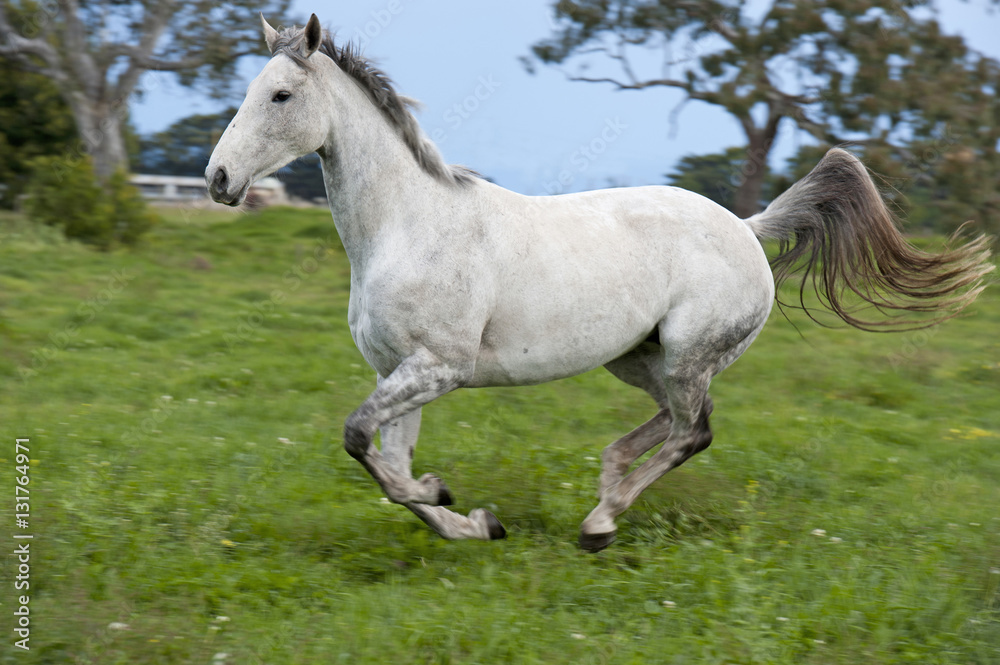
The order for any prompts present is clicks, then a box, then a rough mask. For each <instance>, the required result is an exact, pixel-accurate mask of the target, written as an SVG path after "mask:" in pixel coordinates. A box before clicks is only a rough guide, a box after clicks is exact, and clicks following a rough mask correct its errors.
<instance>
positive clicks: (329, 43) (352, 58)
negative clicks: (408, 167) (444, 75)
mask: <svg viewBox="0 0 1000 665" xmlns="http://www.w3.org/2000/svg"><path fill="white" fill-rule="evenodd" d="M304 41H305V32H304V30H303V28H295V27H293V28H285V29H284V30H282V31H281V32H280V33H279V34H278V39H277V40H276V41H275V43H274V49H273V51H272V54H271V55H272V57H273V56H275V55H277V54H279V53H284V54H285V55H287V56H288V57H290V58H291V59H292V60H293V61H295V63H296V64H298V65H299V66H302V67H308V60H307V59H306V58H305V57H303V55H302V52H303V45H304V44H303V42H304ZM319 51H320V52H321V53H323V54H324V55H327V56H329V57H330V59H331V60H333V61H334V62H335V63H337V66H338V67H340V68H341V70H343V71H344V73H345V74H347V75H348V76H350V77H351V78H353V79H354V80H355V81H357V82H358V84H359V85H360V86H361V88H362V89H363V90H365V91H366V92H367V93H368V97H369V98H370V99H371V100H372V103H374V104H375V107H376V108H378V109H379V110H380V111H382V114H383V115H384V116H385V117H386V119H387V120H388V121H389V122H390V124H392V126H393V127H395V128H396V129H398V130H399V133H400V136H401V137H402V139H403V142H404V143H405V144H406V147H408V148H409V149H410V152H412V153H413V157H414V158H415V159H416V160H417V164H419V165H420V167H421V168H422V169H423V170H424V171H426V172H427V173H429V174H431V175H432V176H434V177H435V178H437V179H438V180H441V181H442V182H447V183H451V184H459V185H464V184H469V183H471V182H474V181H475V180H477V179H479V177H480V176H479V174H478V173H476V172H475V171H473V170H471V169H468V168H466V167H464V166H457V165H449V164H446V163H445V161H444V159H443V158H442V157H441V153H440V152H438V149H437V146H435V145H434V143H433V142H432V141H431V140H430V139H429V138H427V136H425V135H424V133H423V131H421V129H420V125H419V123H417V119H416V118H414V117H413V114H412V113H411V112H410V108H411V107H413V106H415V105H416V102H415V101H414V100H412V99H410V98H408V97H404V96H402V95H400V94H399V93H397V92H396V89H395V88H394V87H393V85H392V79H390V78H389V77H388V76H387V75H386V74H385V72H383V71H382V70H381V69H379V68H377V67H375V65H373V64H372V62H371V61H370V60H368V59H367V58H365V57H364V56H362V55H361V54H359V53H357V51H356V48H355V46H354V45H353V44H351V43H350V42H348V43H347V44H345V45H344V46H337V45H336V44H334V42H333V36H332V35H330V34H329V33H327V32H325V31H324V33H323V42H322V43H321V44H320V47H319Z"/></svg>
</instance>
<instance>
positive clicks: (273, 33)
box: [260, 12, 278, 55]
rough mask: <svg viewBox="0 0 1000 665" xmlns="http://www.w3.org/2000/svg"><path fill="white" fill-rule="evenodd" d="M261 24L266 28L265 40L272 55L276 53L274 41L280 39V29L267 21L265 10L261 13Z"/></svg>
mask: <svg viewBox="0 0 1000 665" xmlns="http://www.w3.org/2000/svg"><path fill="white" fill-rule="evenodd" d="M260 24H261V26H262V27H263V28H264V41H265V42H267V50H268V51H270V52H271V55H274V43H275V42H276V41H278V31H277V30H275V29H274V28H272V27H271V24H270V23H268V22H267V19H266V18H264V13H263V12H261V14H260Z"/></svg>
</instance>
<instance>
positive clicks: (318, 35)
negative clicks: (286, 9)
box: [302, 14, 323, 58]
mask: <svg viewBox="0 0 1000 665" xmlns="http://www.w3.org/2000/svg"><path fill="white" fill-rule="evenodd" d="M305 36H306V50H305V53H303V54H302V55H304V56H305V57H307V58H308V57H309V56H311V55H312V54H313V53H315V52H316V50H317V49H318V48H319V45H320V44H321V43H323V27H322V26H321V25H320V24H319V19H318V18H317V17H316V15H315V14H313V15H312V16H310V17H309V22H308V23H306V30H305Z"/></svg>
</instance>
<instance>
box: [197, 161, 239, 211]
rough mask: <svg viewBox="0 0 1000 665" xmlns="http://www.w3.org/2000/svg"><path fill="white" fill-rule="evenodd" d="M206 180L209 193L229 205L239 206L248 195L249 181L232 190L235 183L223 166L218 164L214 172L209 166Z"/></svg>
mask: <svg viewBox="0 0 1000 665" xmlns="http://www.w3.org/2000/svg"><path fill="white" fill-rule="evenodd" d="M205 182H206V183H207V184H208V193H209V195H210V196H211V197H212V200H213V201H215V202H216V203H224V204H226V205H227V206H238V205H239V204H241V203H243V197H244V196H246V193H247V190H248V189H249V183H247V184H244V185H242V186H241V187H238V188H237V189H236V190H235V191H232V185H233V183H232V182H231V181H230V178H229V174H228V173H227V172H226V169H225V167H223V166H217V167H216V168H215V171H214V172H213V171H212V169H211V168H209V169H208V171H206V172H205Z"/></svg>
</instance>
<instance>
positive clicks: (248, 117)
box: [205, 14, 336, 206]
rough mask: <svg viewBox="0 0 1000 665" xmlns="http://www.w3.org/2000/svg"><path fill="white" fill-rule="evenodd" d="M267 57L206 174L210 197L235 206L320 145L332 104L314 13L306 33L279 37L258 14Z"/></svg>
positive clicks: (320, 32)
mask: <svg viewBox="0 0 1000 665" xmlns="http://www.w3.org/2000/svg"><path fill="white" fill-rule="evenodd" d="M260 18H261V23H262V24H263V27H264V39H265V40H266V41H267V46H268V48H269V49H270V50H271V55H272V58H271V60H270V61H269V62H268V63H267V65H266V66H265V67H264V69H263V71H261V73H260V74H259V75H258V76H257V78H255V79H254V80H253V82H252V83H250V87H249V88H247V95H246V99H244V100H243V104H242V105H241V106H240V109H239V111H238V112H237V113H236V116H235V117H234V118H233V119H232V121H231V122H230V123H229V127H227V128H226V131H225V133H224V134H223V135H222V138H221V139H220V140H219V143H218V145H216V146H215V150H214V151H213V152H212V158H211V159H210V160H209V162H208V168H207V169H206V170H205V181H206V182H207V183H208V191H209V194H211V196H212V199H214V200H215V201H217V202H219V203H225V204H226V205H231V206H236V205H239V204H240V203H242V202H243V200H244V198H246V194H247V190H248V189H250V185H251V184H253V183H254V182H255V181H256V180H257V179H258V178H260V177H262V176H265V175H267V174H269V173H272V172H274V171H276V170H278V169H280V168H281V167H282V166H284V165H285V164H288V163H289V162H291V161H292V160H294V159H297V158H299V157H302V156H303V155H308V154H309V153H311V152H314V151H316V150H318V149H319V148H321V147H322V146H323V143H324V142H325V141H326V139H327V135H328V133H329V127H328V126H327V120H326V118H327V117H328V115H329V114H327V113H322V112H319V109H321V108H322V107H324V106H326V107H327V108H329V105H330V103H331V101H332V100H331V99H330V92H329V86H328V85H324V79H327V76H326V75H325V74H326V72H324V71H320V70H325V69H327V68H330V67H332V68H334V69H336V65H335V64H334V63H333V61H332V60H330V59H329V58H327V57H326V56H325V55H323V54H322V53H321V54H320V55H315V54H316V51H317V50H319V49H320V46H321V45H322V42H323V29H322V28H321V27H320V24H319V19H318V18H316V15H315V14H313V15H312V16H311V17H310V19H309V22H308V23H307V24H306V27H305V29H302V30H285V31H283V32H281V33H278V31H277V30H275V29H274V28H272V27H271V26H270V25H268V23H267V21H266V20H264V16H263V15H261V17H260Z"/></svg>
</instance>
